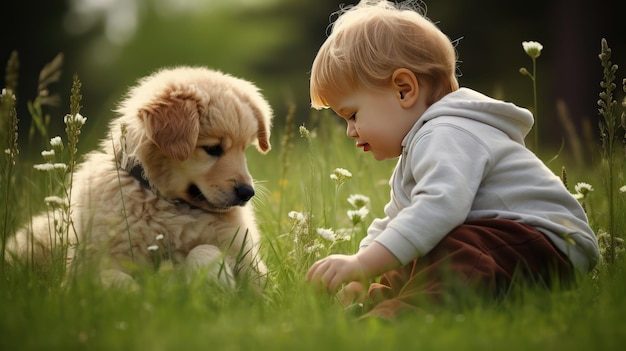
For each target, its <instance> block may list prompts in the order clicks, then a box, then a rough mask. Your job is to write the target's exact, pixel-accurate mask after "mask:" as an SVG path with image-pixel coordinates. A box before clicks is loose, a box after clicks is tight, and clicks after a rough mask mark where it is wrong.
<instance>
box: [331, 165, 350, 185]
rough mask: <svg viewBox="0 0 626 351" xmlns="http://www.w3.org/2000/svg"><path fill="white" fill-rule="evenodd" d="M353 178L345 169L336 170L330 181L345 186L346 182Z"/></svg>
mask: <svg viewBox="0 0 626 351" xmlns="http://www.w3.org/2000/svg"><path fill="white" fill-rule="evenodd" d="M350 178H352V173H350V172H349V171H348V170H346V169H344V168H335V170H334V171H333V173H332V174H331V175H330V179H332V180H334V181H335V183H337V185H341V184H343V183H344V182H345V181H346V180H348V179H350Z"/></svg>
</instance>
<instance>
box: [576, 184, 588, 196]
mask: <svg viewBox="0 0 626 351" xmlns="http://www.w3.org/2000/svg"><path fill="white" fill-rule="evenodd" d="M574 190H576V192H577V193H579V194H582V195H583V197H585V196H587V194H589V192H591V191H593V187H592V186H591V184H588V183H582V182H581V183H578V184H576V185H575V186H574Z"/></svg>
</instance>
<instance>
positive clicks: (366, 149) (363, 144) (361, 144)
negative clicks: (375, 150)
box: [356, 143, 371, 152]
mask: <svg viewBox="0 0 626 351" xmlns="http://www.w3.org/2000/svg"><path fill="white" fill-rule="evenodd" d="M356 146H357V147H360V148H363V151H365V152H367V151H370V149H371V147H370V144H368V143H356Z"/></svg>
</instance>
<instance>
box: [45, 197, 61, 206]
mask: <svg viewBox="0 0 626 351" xmlns="http://www.w3.org/2000/svg"><path fill="white" fill-rule="evenodd" d="M43 201H44V202H45V203H46V204H47V205H56V206H67V200H66V199H62V198H60V197H58V196H47V197H46V198H44V199H43Z"/></svg>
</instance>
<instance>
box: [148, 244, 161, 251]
mask: <svg viewBox="0 0 626 351" xmlns="http://www.w3.org/2000/svg"><path fill="white" fill-rule="evenodd" d="M158 249H159V245H150V246H148V251H156V250H158Z"/></svg>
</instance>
